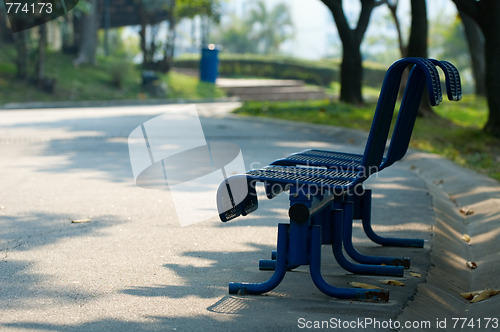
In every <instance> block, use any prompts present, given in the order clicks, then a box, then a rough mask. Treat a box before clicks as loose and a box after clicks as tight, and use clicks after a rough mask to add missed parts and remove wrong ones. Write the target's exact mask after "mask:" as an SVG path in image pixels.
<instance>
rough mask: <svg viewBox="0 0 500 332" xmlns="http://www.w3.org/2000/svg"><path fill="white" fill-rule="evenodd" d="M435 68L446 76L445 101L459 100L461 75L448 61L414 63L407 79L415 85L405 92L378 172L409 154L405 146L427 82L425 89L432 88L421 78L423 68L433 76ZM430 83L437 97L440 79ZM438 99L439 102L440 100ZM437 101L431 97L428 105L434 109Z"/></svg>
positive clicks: (460, 96) (433, 79) (408, 142)
mask: <svg viewBox="0 0 500 332" xmlns="http://www.w3.org/2000/svg"><path fill="white" fill-rule="evenodd" d="M434 65H436V66H439V67H440V68H441V69H442V70H443V72H444V74H445V76H446V90H447V94H448V99H449V100H455V101H458V100H460V99H461V98H462V88H461V83H460V75H459V73H458V70H457V69H456V68H455V66H453V65H452V64H451V63H449V62H447V61H438V60H434V59H429V60H426V61H425V62H423V63H420V62H419V64H416V65H415V67H414V68H413V69H412V71H411V73H410V77H409V79H408V81H411V82H414V85H412V86H411V87H408V88H407V89H406V90H405V93H404V95H403V100H402V102H401V108H400V111H399V114H398V118H397V120H396V125H395V127H394V132H393V135H392V139H391V144H390V146H389V150H388V152H387V155H386V159H385V160H384V162H383V163H382V165H381V167H380V169H383V168H385V167H388V166H390V165H392V164H393V163H394V162H396V161H398V160H400V159H401V158H403V157H404V155H405V154H406V152H407V151H408V146H409V144H410V139H411V135H412V132H413V127H414V125H415V120H416V117H417V114H418V109H419V106H420V100H421V98H422V95H423V91H424V88H425V84H426V83H427V85H428V88H429V89H431V87H429V81H428V80H427V81H426V77H425V75H424V73H425V69H424V68H423V67H422V66H426V67H427V70H428V72H427V73H430V74H431V75H432V76H434V75H433V73H434V74H435V71H434V70H431V67H434ZM419 67H420V68H419ZM419 69H421V70H419ZM431 78H432V77H431ZM432 81H433V85H436V87H432V90H434V91H436V93H438V94H439V95H440V94H441V93H440V92H439V90H436V89H437V88H438V84H440V81H439V77H438V76H435V77H434V78H432ZM412 84H413V83H412ZM410 89H411V90H410ZM410 92H411V93H410ZM436 96H437V95H436ZM440 99H442V97H441V98H440ZM440 101H441V100H437V99H435V98H430V102H431V105H433V106H435V103H438V102H440Z"/></svg>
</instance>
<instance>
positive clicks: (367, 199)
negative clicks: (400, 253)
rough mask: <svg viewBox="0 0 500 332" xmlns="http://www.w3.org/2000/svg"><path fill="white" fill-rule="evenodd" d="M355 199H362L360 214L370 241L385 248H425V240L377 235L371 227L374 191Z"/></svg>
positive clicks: (368, 191) (367, 190)
mask: <svg viewBox="0 0 500 332" xmlns="http://www.w3.org/2000/svg"><path fill="white" fill-rule="evenodd" d="M355 197H356V198H355V199H361V202H359V203H360V205H361V206H360V207H359V212H360V213H361V218H360V219H361V220H362V222H363V229H364V231H365V234H366V235H367V236H368V238H369V239H370V240H372V241H373V242H375V243H378V244H380V245H383V246H393V247H414V248H423V247H424V240H422V239H403V238H388V237H382V236H379V235H378V234H376V233H375V232H374V231H373V229H372V225H371V210H372V191H371V190H369V189H366V190H365V193H364V195H363V196H355Z"/></svg>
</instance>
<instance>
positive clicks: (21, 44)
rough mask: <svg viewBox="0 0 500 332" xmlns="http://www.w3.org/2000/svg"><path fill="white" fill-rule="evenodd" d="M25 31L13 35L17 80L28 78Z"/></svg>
mask: <svg viewBox="0 0 500 332" xmlns="http://www.w3.org/2000/svg"><path fill="white" fill-rule="evenodd" d="M26 34H27V33H26V31H25V30H24V31H19V32H16V33H15V34H14V44H15V46H16V50H17V57H16V60H15V61H16V67H17V77H18V78H19V79H23V80H24V79H27V78H28V47H27V45H26Z"/></svg>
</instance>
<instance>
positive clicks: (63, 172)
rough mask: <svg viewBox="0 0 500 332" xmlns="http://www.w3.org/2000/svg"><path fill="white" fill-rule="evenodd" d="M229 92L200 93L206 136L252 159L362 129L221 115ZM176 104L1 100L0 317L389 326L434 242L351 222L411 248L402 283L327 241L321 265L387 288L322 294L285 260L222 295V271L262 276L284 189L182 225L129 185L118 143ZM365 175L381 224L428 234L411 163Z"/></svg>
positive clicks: (240, 326)
mask: <svg viewBox="0 0 500 332" xmlns="http://www.w3.org/2000/svg"><path fill="white" fill-rule="evenodd" d="M237 105H238V104H237V103H206V104H198V105H196V106H197V108H198V111H199V114H200V119H201V124H202V126H203V130H204V133H205V136H206V139H207V141H209V142H212V141H223V142H232V143H235V144H237V145H239V146H240V148H241V151H242V156H243V158H244V161H245V165H246V167H247V169H250V168H256V167H261V166H264V165H267V164H268V163H269V162H271V161H273V160H274V159H277V158H279V157H283V156H285V155H287V154H289V153H292V152H296V151H300V150H302V149H305V148H324V149H334V150H339V151H347V152H362V151H363V146H364V142H365V139H366V134H364V133H360V132H357V131H352V130H346V129H341V128H332V127H326V126H321V125H303V124H299V123H292V122H286V121H275V120H262V119H255V118H242V117H236V116H233V115H230V114H228V112H229V111H230V110H231V109H233V108H235V107H236V106H237ZM176 107H179V105H160V106H134V107H106V108H75V109H32V110H2V111H1V112H0V313H1V314H0V330H2V331H29V330H32V331H201V330H203V331H219V330H221V329H224V330H228V331H231V330H232V331H255V330H268V331H279V330H286V331H288V330H295V329H297V330H302V327H309V326H313V327H314V326H317V325H314V324H318V322H323V324H325V323H324V322H325V321H328V327H332V326H333V325H332V324H335V323H338V322H339V320H340V321H347V322H349V323H352V322H354V321H358V322H359V321H360V320H361V321H365V320H368V321H370V320H371V321H373V320H378V321H379V323H383V324H386V325H384V326H382V327H381V328H375V327H374V326H363V325H361V326H359V325H356V327H358V328H357V330H377V331H379V330H390V328H387V327H388V325H387V324H388V322H389V320H395V319H397V317H398V315H400V314H401V312H402V311H403V308H404V306H405V304H406V303H407V302H408V300H409V299H410V298H412V297H413V296H414V294H415V292H416V288H417V284H419V283H421V282H423V281H424V280H425V276H426V273H427V270H428V267H429V244H428V243H427V244H426V247H425V248H424V249H411V248H384V247H380V246H378V245H376V244H374V243H372V242H370V241H369V240H367V239H366V237H365V236H364V235H363V233H362V230H361V226H360V224H358V223H356V224H355V227H354V241H355V244H356V247H357V248H358V249H359V250H360V251H361V252H363V253H366V254H371V255H391V256H407V257H411V258H412V267H411V269H410V270H406V272H405V276H404V277H403V278H391V279H397V280H399V281H402V282H404V283H405V284H406V286H404V287H397V286H388V285H384V284H381V283H380V280H383V279H389V278H390V277H376V276H358V275H353V274H351V273H348V272H346V271H345V270H343V269H342V268H340V267H339V266H338V265H337V263H336V262H335V260H334V259H333V255H332V252H331V248H330V247H328V246H324V247H323V252H322V259H323V274H324V277H325V279H326V280H327V281H328V282H329V283H331V284H332V285H336V286H341V287H351V286H350V285H348V283H349V282H352V281H357V282H365V283H370V284H374V285H377V286H381V287H383V288H387V289H389V290H390V301H389V302H388V303H364V302H357V301H346V300H339V299H335V298H331V297H328V296H326V295H324V294H322V293H321V292H320V291H319V290H317V288H316V287H315V286H314V284H313V283H312V281H311V279H310V277H309V272H308V269H307V267H300V268H298V269H297V270H296V271H292V272H289V273H287V275H286V276H285V279H284V280H283V282H282V283H281V284H280V285H279V286H278V287H277V288H276V289H275V290H274V291H272V292H269V293H268V294H265V295H261V296H244V295H229V294H228V288H227V287H228V282H230V281H238V282H240V281H242V282H243V281H244V282H260V281H264V280H266V279H267V278H269V276H270V275H271V272H265V271H259V270H258V260H259V259H260V258H269V257H270V252H271V250H273V249H275V246H276V225H277V224H278V223H279V222H287V208H288V198H287V196H286V194H282V195H280V196H279V197H276V198H275V199H273V200H267V199H265V198H263V197H261V199H260V201H259V203H260V207H259V209H258V211H256V212H255V213H253V214H251V215H249V216H246V217H241V218H238V219H236V220H234V221H232V222H229V223H221V222H220V221H219V220H218V217H217V216H216V215H213V217H211V218H208V219H207V220H204V221H202V222H199V223H195V224H193V225H190V226H187V227H181V226H180V224H179V221H178V219H177V214H176V206H175V205H174V204H173V202H172V199H171V195H170V193H169V192H168V191H167V190H159V189H144V188H140V187H138V186H136V184H135V182H134V177H133V175H132V171H131V166H130V160H129V152H128V142H127V139H128V136H129V134H130V133H131V132H132V130H134V128H136V127H138V126H140V125H141V124H142V123H144V122H145V121H147V120H149V119H151V118H153V117H155V116H157V115H161V114H164V113H165V112H168V111H169V110H172V109H175V108H176ZM367 186H368V187H369V188H372V189H373V190H374V204H373V220H374V225H375V226H374V227H375V229H376V230H377V231H379V232H380V233H381V234H383V235H391V236H399V237H419V238H424V239H426V240H430V239H431V238H432V225H433V223H434V217H435V213H434V210H433V207H432V199H431V197H430V195H429V191H428V189H427V187H426V185H425V183H424V181H423V180H422V179H421V178H420V177H419V176H418V174H416V173H415V172H414V171H413V170H412V167H411V165H410V164H408V163H406V164H400V165H394V166H393V167H391V168H390V169H388V170H385V171H383V172H381V173H380V174H379V175H378V176H376V177H374V178H373V179H370V181H369V182H368V185H367ZM213 194H214V195H215V193H213ZM72 221H80V222H77V223H74V222H72ZM410 271H412V272H416V273H419V274H421V275H422V277H421V278H418V277H415V276H412V275H410V273H409V272H410ZM353 326H354V325H353ZM323 327H325V325H323ZM371 327H372V328H371ZM383 327H386V328H383Z"/></svg>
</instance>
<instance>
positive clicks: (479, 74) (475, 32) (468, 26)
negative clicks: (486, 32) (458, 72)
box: [458, 10, 486, 97]
mask: <svg viewBox="0 0 500 332" xmlns="http://www.w3.org/2000/svg"><path fill="white" fill-rule="evenodd" d="M458 12H459V13H460V17H461V18H462V24H463V26H464V31H465V37H466V38H467V45H468V46H469V53H470V57H471V64H472V73H473V75H474V85H475V92H476V95H478V96H483V97H486V64H485V61H484V60H485V54H484V52H485V51H484V36H483V32H482V31H481V28H479V25H478V24H477V23H476V22H475V21H474V20H473V19H472V18H471V17H470V16H469V15H467V13H465V12H464V11H462V10H459V11H458Z"/></svg>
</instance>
